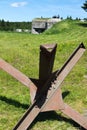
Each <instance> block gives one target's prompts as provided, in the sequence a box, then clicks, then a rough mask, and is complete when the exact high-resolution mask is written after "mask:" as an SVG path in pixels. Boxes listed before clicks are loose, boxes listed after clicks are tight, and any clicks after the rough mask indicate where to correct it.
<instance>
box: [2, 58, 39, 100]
mask: <svg viewBox="0 0 87 130" xmlns="http://www.w3.org/2000/svg"><path fill="white" fill-rule="evenodd" d="M0 69H2V70H4V71H6V72H7V73H9V74H10V75H11V76H13V77H14V78H15V79H17V80H18V81H20V82H21V83H22V84H23V85H25V86H27V87H28V88H29V89H30V96H31V100H33V99H34V97H35V95H36V91H37V87H36V86H35V84H33V82H32V81H31V80H30V79H29V78H28V77H27V76H26V75H24V74H23V73H22V72H20V71H19V70H17V69H16V68H14V67H13V66H12V65H10V64H9V63H7V62H6V61H4V60H3V59H0Z"/></svg>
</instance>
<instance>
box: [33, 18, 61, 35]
mask: <svg viewBox="0 0 87 130" xmlns="http://www.w3.org/2000/svg"><path fill="white" fill-rule="evenodd" d="M60 21H61V19H58V18H51V19H34V20H33V21H32V33H33V34H39V33H42V32H43V31H45V30H46V29H49V28H51V27H52V26H53V24H55V23H57V22H60Z"/></svg>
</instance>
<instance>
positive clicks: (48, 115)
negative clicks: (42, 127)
mask: <svg viewBox="0 0 87 130" xmlns="http://www.w3.org/2000/svg"><path fill="white" fill-rule="evenodd" d="M46 120H51V121H55V120H56V121H59V122H60V121H61V122H65V123H68V124H71V125H72V126H73V127H75V128H77V129H78V130H85V129H84V128H82V127H81V126H79V125H78V124H77V123H76V122H74V121H73V120H71V119H69V118H66V117H64V116H62V115H61V114H58V113H56V112H55V111H51V112H43V113H40V114H39V115H38V116H37V118H36V119H35V120H34V122H33V123H32V124H31V126H30V127H29V128H28V129H27V130H32V127H33V126H34V125H35V124H36V123H37V122H43V121H46Z"/></svg>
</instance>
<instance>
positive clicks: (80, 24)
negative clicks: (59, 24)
mask: <svg viewBox="0 0 87 130" xmlns="http://www.w3.org/2000/svg"><path fill="white" fill-rule="evenodd" d="M78 25H79V26H82V27H85V28H87V23H78Z"/></svg>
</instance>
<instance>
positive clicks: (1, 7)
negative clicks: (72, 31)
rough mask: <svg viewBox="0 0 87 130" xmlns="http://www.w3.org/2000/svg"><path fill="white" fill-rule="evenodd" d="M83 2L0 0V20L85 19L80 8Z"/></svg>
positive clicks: (63, 0)
mask: <svg viewBox="0 0 87 130" xmlns="http://www.w3.org/2000/svg"><path fill="white" fill-rule="evenodd" d="M84 2H85V0H0V19H4V20H6V21H7V20H8V21H32V19H34V18H37V17H41V16H42V17H52V16H54V15H58V14H59V15H60V16H61V17H63V18H66V17H67V16H72V17H73V18H76V17H80V18H81V19H83V18H87V12H85V11H84V10H83V9H82V8H81V6H82V5H83V3H84Z"/></svg>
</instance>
